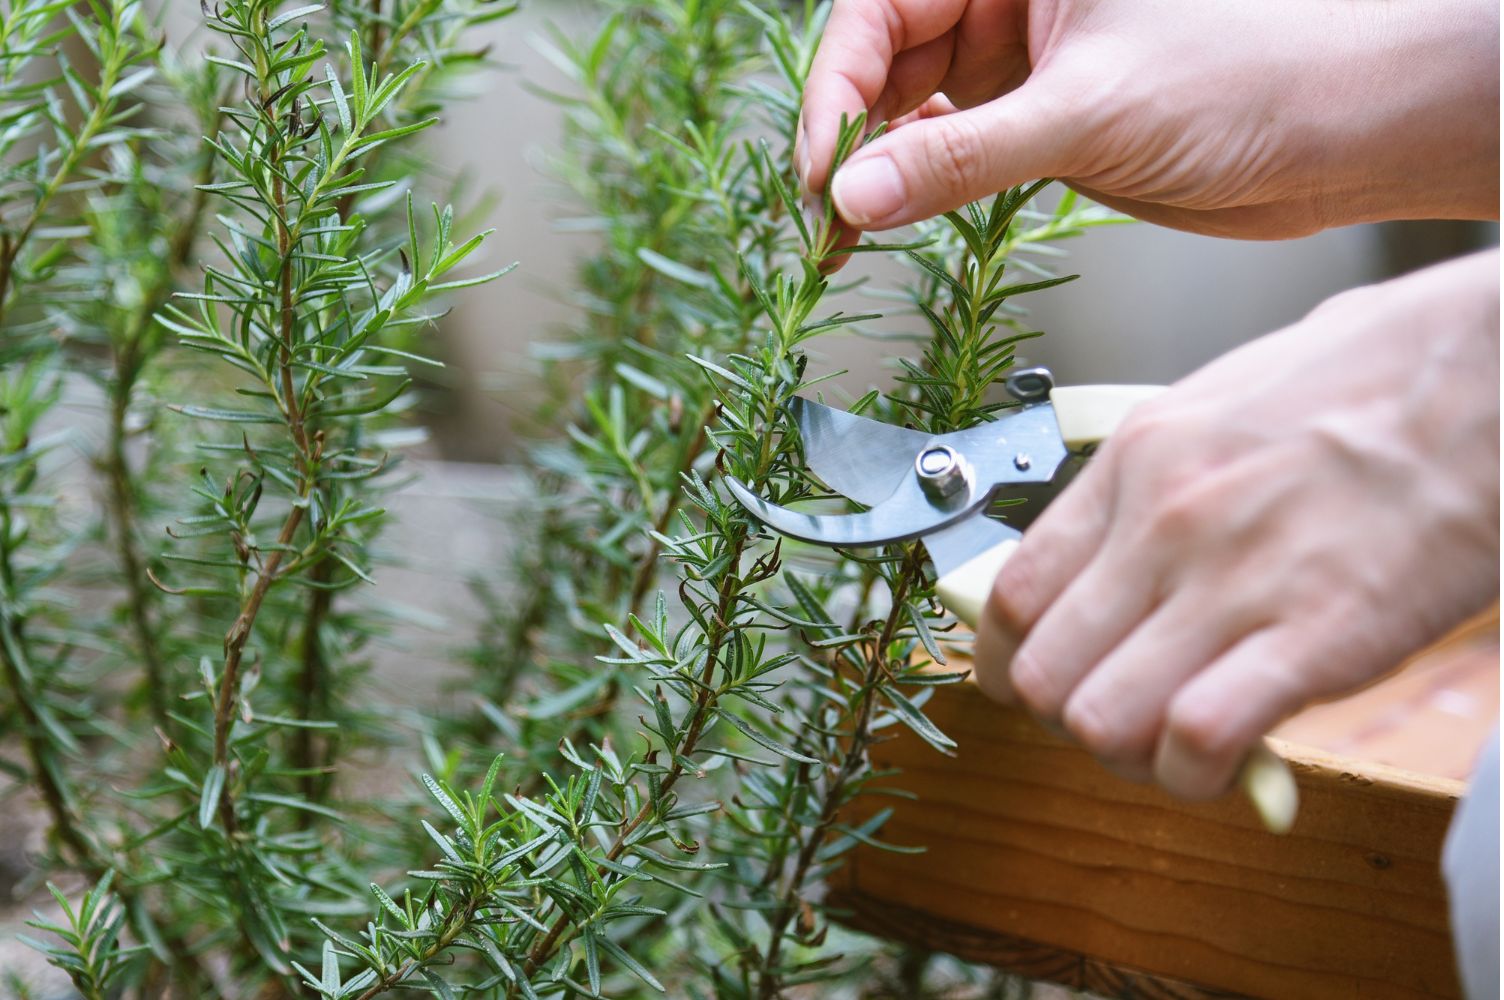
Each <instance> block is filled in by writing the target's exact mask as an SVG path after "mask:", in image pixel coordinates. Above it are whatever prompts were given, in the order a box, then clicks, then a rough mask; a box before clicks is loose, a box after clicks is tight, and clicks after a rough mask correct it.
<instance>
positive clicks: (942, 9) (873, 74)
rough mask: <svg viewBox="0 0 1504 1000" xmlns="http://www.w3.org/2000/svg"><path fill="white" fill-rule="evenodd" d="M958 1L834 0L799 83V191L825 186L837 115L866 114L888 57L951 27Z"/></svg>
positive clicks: (882, 82)
mask: <svg viewBox="0 0 1504 1000" xmlns="http://www.w3.org/2000/svg"><path fill="white" fill-rule="evenodd" d="M966 3H967V0H938V2H936V0H836V2H835V6H834V7H833V8H832V10H831V12H830V20H829V21H828V22H827V23H826V25H825V33H824V35H823V36H822V37H821V39H820V47H819V49H818V50H817V51H816V52H815V59H814V62H813V64H811V66H810V71H809V76H808V78H807V79H806V80H805V84H804V102H803V105H804V106H803V109H802V110H801V111H800V115H799V118H800V125H799V135H798V137H797V138H796V140H795V145H796V147H797V148H796V151H795V155H796V157H797V159H796V160H795V162H796V163H797V164H798V166H799V176H800V180H801V181H803V183H804V189H805V191H807V192H814V191H823V190H824V189H825V182H826V181H827V180H829V178H830V167H831V159H832V158H833V157H834V156H835V148H836V138H837V135H838V132H839V129H840V124H841V116H842V115H845V116H846V117H847V118H848V119H854V118H855V117H856V116H857V115H859V114H861V113H863V112H865V111H867V110H869V109H870V108H871V107H872V105H873V104H874V103H876V101H877V99H878V97H879V95H881V94H882V92H883V88H884V87H885V86H886V85H887V82H888V73H889V70H891V69H892V67H893V60H894V58H895V57H896V56H897V55H898V54H899V53H900V52H902V51H904V50H905V49H910V48H914V47H915V46H919V45H923V44H924V43H925V42H929V41H933V40H934V39H936V38H939V37H940V36H941V35H943V34H944V33H945V32H947V31H949V30H950V29H951V28H953V27H955V25H956V24H957V23H958V22H959V21H960V20H961V15H962V13H964V12H965V10H966ZM872 124H876V123H875V122H874V123H872Z"/></svg>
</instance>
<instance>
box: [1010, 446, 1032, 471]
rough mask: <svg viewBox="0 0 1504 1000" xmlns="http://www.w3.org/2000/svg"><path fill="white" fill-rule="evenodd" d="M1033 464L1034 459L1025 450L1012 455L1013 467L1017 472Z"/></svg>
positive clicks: (1025, 469) (1026, 469)
mask: <svg viewBox="0 0 1504 1000" xmlns="http://www.w3.org/2000/svg"><path fill="white" fill-rule="evenodd" d="M1033 464H1034V460H1033V459H1031V458H1030V457H1029V456H1028V454H1026V453H1025V452H1022V451H1021V452H1019V453H1018V454H1017V455H1014V456H1013V467H1014V468H1015V469H1017V470H1018V471H1019V472H1026V471H1028V468H1029V466H1031V465H1033Z"/></svg>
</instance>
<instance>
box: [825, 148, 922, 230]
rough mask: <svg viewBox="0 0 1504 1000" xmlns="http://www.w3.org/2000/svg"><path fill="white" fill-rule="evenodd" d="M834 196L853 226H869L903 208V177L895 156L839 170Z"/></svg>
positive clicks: (843, 214) (842, 214)
mask: <svg viewBox="0 0 1504 1000" xmlns="http://www.w3.org/2000/svg"><path fill="white" fill-rule="evenodd" d="M830 196H831V197H832V198H833V199H834V200H835V203H836V209H837V210H838V211H839V212H840V213H841V218H843V219H845V220H846V221H847V222H849V223H851V224H852V225H853V226H867V225H871V224H872V223H875V222H881V221H882V220H883V219H886V218H888V217H889V216H891V215H893V214H894V213H895V212H897V211H898V210H899V209H901V208H903V204H904V190H903V178H902V177H901V176H899V173H898V167H897V166H895V165H894V163H893V161H892V159H890V158H889V157H886V156H874V157H871V158H870V159H865V160H859V161H857V162H856V163H849V164H847V165H846V166H844V167H842V168H841V169H840V170H838V171H836V177H835V180H834V181H833V182H832V183H831V186H830Z"/></svg>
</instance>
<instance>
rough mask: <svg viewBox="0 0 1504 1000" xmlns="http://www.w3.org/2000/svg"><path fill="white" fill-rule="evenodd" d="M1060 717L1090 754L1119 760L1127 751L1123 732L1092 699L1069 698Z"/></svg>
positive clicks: (1125, 737) (1067, 728) (1125, 736)
mask: <svg viewBox="0 0 1504 1000" xmlns="http://www.w3.org/2000/svg"><path fill="white" fill-rule="evenodd" d="M1061 721H1062V722H1064V723H1065V728H1066V730H1067V731H1068V732H1069V733H1070V734H1071V735H1072V736H1073V737H1075V738H1076V740H1077V742H1079V743H1080V744H1081V745H1082V746H1084V747H1086V749H1088V750H1090V751H1091V752H1092V754H1093V755H1094V756H1096V757H1100V758H1103V759H1104V760H1119V759H1122V758H1125V757H1127V756H1128V755H1129V746H1128V739H1127V734H1126V733H1125V732H1124V731H1123V728H1122V727H1121V726H1119V725H1117V724H1115V723H1114V722H1113V720H1112V717H1111V715H1109V714H1108V713H1107V712H1104V711H1103V710H1102V708H1101V706H1100V705H1098V704H1097V703H1096V702H1095V701H1093V700H1092V699H1088V698H1083V697H1075V698H1072V699H1071V700H1070V701H1069V702H1067V703H1066V706H1065V711H1064V713H1063V716H1062V719H1061Z"/></svg>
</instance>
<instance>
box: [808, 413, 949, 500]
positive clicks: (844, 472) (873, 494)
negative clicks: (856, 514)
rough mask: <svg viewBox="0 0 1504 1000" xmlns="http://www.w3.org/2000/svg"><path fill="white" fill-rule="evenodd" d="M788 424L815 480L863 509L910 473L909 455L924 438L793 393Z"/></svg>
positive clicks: (925, 440)
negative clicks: (796, 432)
mask: <svg viewBox="0 0 1504 1000" xmlns="http://www.w3.org/2000/svg"><path fill="white" fill-rule="evenodd" d="M790 405H791V407H792V408H793V413H794V422H795V423H796V424H797V425H798V427H799V437H800V439H801V440H803V442H804V460H805V462H807V463H808V464H809V467H810V469H811V470H813V471H814V473H815V475H817V476H819V477H820V479H821V481H822V482H824V483H825V485H826V486H829V487H830V488H831V489H833V490H835V491H836V492H837V493H839V494H841V495H842V496H844V497H848V498H850V499H852V500H855V501H856V502H857V503H860V504H866V505H867V506H868V507H871V506H872V505H874V504H876V503H878V502H880V501H882V500H884V499H886V498H887V497H888V496H889V495H890V494H892V492H893V491H894V489H896V488H897V487H898V484H899V483H900V482H901V481H902V480H903V478H904V477H905V476H908V475H910V474H911V473H912V472H913V471H914V456H915V455H917V454H919V449H921V448H923V447H924V446H925V444H926V443H927V442H928V441H929V440H930V435H928V434H926V433H924V432H923V431H915V430H910V429H909V428H907V427H894V426H893V425H892V424H885V423H883V422H882V421H881V420H873V419H872V418H871V417H862V416H858V415H856V414H854V413H847V412H846V411H845V410H837V409H835V408H834V407H830V406H825V405H823V404H821V403H815V402H812V401H810V400H808V399H805V398H803V397H802V396H796V397H794V400H793V402H792V403H791V404H790Z"/></svg>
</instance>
